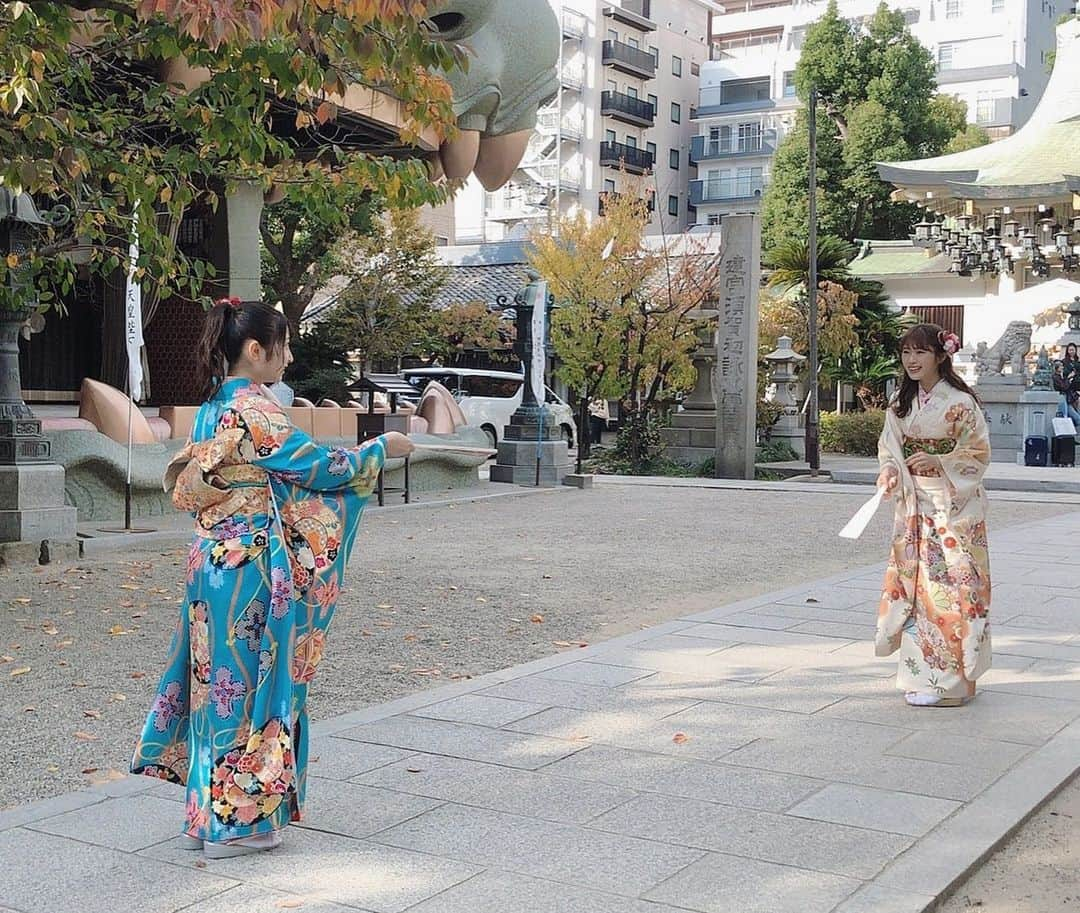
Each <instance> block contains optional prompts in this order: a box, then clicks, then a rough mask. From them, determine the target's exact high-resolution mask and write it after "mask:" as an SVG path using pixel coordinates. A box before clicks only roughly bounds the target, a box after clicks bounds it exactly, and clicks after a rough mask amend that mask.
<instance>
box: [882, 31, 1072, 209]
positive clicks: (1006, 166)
mask: <svg viewBox="0 0 1080 913" xmlns="http://www.w3.org/2000/svg"><path fill="white" fill-rule="evenodd" d="M878 171H879V173H880V175H881V177H882V179H883V180H885V181H888V182H889V183H891V184H895V185H896V186H898V187H901V188H904V189H912V188H914V189H916V190H920V191H921V189H924V188H925V189H927V190H930V189H933V188H941V189H943V190H944V191H945V192H946V194H947V195H948V196H952V197H957V198H961V199H995V198H996V199H1010V198H1029V197H1037V196H1044V195H1047V194H1054V195H1065V194H1066V193H1069V192H1073V191H1076V190H1080V177H1078V176H1080V20H1077V19H1071V20H1069V21H1068V22H1065V23H1062V24H1061V25H1059V26H1058V30H1057V56H1056V59H1055V66H1054V72H1053V73H1052V74H1051V76H1050V81H1049V83H1048V84H1047V86H1046V91H1045V92H1044V93H1043V97H1042V99H1041V100H1040V101H1039V104H1038V106H1037V107H1036V109H1035V111H1034V112H1033V113H1032V115H1031V117H1030V118H1029V120H1028V121H1027V123H1025V124H1024V125H1023V126H1022V127H1021V128H1020V129H1019V130H1018V131H1017V132H1016V133H1014V134H1013V135H1012V136H1008V137H1006V138H1005V139H1003V140H1000V141H998V142H996V143H990V144H988V145H986V146H979V147H978V148H975V149H967V150H965V151H963V152H956V153H953V154H952V155H940V156H937V157H936V158H929V159H921V160H916V161H907V162H889V163H880V164H879V165H878Z"/></svg>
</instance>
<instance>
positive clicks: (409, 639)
mask: <svg viewBox="0 0 1080 913" xmlns="http://www.w3.org/2000/svg"><path fill="white" fill-rule="evenodd" d="M416 639H417V638H416V635H415V634H406V635H405V637H404V638H403V640H408V641H413V640H416Z"/></svg>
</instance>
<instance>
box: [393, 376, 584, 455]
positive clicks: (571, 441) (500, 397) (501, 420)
mask: <svg viewBox="0 0 1080 913" xmlns="http://www.w3.org/2000/svg"><path fill="white" fill-rule="evenodd" d="M401 376H402V377H404V378H405V379H406V380H407V381H408V382H409V383H410V384H411V385H412V386H413V387H414V388H415V389H416V398H417V399H419V398H420V395H421V394H422V393H423V392H424V387H426V386H427V385H428V383H429V382H431V381H433V380H437V381H438V382H439V383H440V384H442V385H443V386H444V387H446V389H447V390H449V391H450V392H451V393H452V394H453V396H454V399H456V400H457V402H458V405H460V406H461V411H462V412H464V413H465V418H466V419H468V422H469V424H470V425H477V426H479V427H480V428H483V429H484V433H485V434H486V435H487V436H488V441H489V442H490V443H491V446H492V447H496V446H498V443H499V441H500V440H502V433H503V428H504V426H505V425H507V424H508V423H509V421H510V416H511V415H513V414H514V410H515V409H517V407H518V406H520V405H521V397H522V393H523V386H524V383H525V378H524V377H523V376H522V375H521V374H515V373H513V372H511V371H483V370H479V369H476V368H406V369H405V370H404V371H402V372H401ZM545 389H546V390H547V406H548V409H549V410H550V411H551V413H552V415H553V416H554V418H555V423H556V424H557V425H558V427H559V431H560V433H561V434H562V437H563V440H564V441H566V444H567V446H568V447H575V446H576V445H577V432H576V429H575V426H574V411H573V410H572V409H571V408H570V406H569V405H568V404H567V403H566V402H565V400H563V399H562V398H560V397H559V395H558V394H557V393H556V392H555V391H554V390H552V389H551V388H550V387H545Z"/></svg>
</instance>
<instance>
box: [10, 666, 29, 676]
mask: <svg viewBox="0 0 1080 913" xmlns="http://www.w3.org/2000/svg"><path fill="white" fill-rule="evenodd" d="M29 671H30V667H29V666H19V668H18V669H12V670H11V671H10V672H9V673H8V675H10V676H11V677H12V678H15V676H16V675H26V673H27V672H29Z"/></svg>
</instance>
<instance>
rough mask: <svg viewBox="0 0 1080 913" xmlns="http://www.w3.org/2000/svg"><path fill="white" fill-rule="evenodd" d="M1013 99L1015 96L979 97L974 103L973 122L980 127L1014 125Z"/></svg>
mask: <svg viewBox="0 0 1080 913" xmlns="http://www.w3.org/2000/svg"><path fill="white" fill-rule="evenodd" d="M1015 101H1016V99H1015V98H990V99H979V100H978V101H977V102H976V103H975V123H976V124H978V125H979V126H980V127H1012V126H1015V125H1016V120H1015V113H1014V111H1013V103H1014V102H1015Z"/></svg>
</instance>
